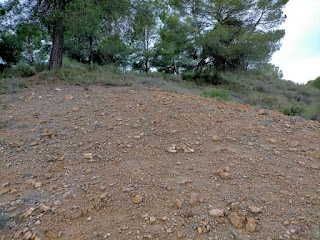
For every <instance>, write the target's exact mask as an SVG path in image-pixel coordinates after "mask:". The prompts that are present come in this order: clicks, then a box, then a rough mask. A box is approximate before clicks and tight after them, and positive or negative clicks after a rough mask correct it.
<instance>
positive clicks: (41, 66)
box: [34, 62, 47, 73]
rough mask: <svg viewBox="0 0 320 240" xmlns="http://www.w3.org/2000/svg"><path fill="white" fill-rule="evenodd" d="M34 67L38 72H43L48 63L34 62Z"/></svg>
mask: <svg viewBox="0 0 320 240" xmlns="http://www.w3.org/2000/svg"><path fill="white" fill-rule="evenodd" d="M34 69H35V70H36V72H37V73H39V72H43V71H44V70H46V69H47V64H46V63H44V62H38V63H35V64H34Z"/></svg>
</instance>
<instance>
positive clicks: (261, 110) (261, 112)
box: [258, 109, 266, 115]
mask: <svg viewBox="0 0 320 240" xmlns="http://www.w3.org/2000/svg"><path fill="white" fill-rule="evenodd" d="M258 114H259V115H266V111H265V110H264V109H260V110H259V112H258Z"/></svg>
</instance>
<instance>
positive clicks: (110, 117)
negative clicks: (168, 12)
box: [0, 84, 320, 240]
mask: <svg viewBox="0 0 320 240" xmlns="http://www.w3.org/2000/svg"><path fill="white" fill-rule="evenodd" d="M3 97H4V99H5V103H6V109H3V110H1V118H0V124H1V126H2V129H1V130H0V144H1V146H0V163H1V168H0V179H1V186H0V187H1V188H0V191H1V192H0V194H1V195H0V202H1V205H0V209H1V211H2V212H3V213H4V214H5V215H4V218H6V219H4V218H3V217H2V221H6V226H5V227H4V228H3V229H2V230H1V235H2V237H0V239H214V240H216V239H264V240H267V239H268V240H270V239H319V238H320V233H319V222H320V216H319V212H320V211H319V183H320V181H319V166H320V150H319V147H320V125H319V123H317V122H312V121H304V120H300V119H297V118H289V117H286V116H283V115H281V114H279V113H277V112H271V111H263V110H261V111H258V110H256V109H254V108H252V107H250V106H244V105H239V104H235V103H225V102H219V101H215V100H211V99H203V98H200V97H196V96H191V95H177V94H174V93H168V92H163V91H160V90H156V89H140V90H132V89H130V88H125V87H123V88H104V87H100V86H92V87H89V90H88V91H85V90H84V89H83V88H81V87H76V86H69V85H62V84H60V85H58V84H55V85H50V86H45V85H39V86H34V87H31V88H29V89H27V90H26V91H24V92H21V93H18V94H15V95H4V96H3ZM4 107H5V106H4Z"/></svg>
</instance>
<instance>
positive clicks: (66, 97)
mask: <svg viewBox="0 0 320 240" xmlns="http://www.w3.org/2000/svg"><path fill="white" fill-rule="evenodd" d="M64 98H65V99H66V101H69V100H71V99H73V96H72V95H71V94H67V95H65V96H64Z"/></svg>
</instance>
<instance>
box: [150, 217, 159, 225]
mask: <svg viewBox="0 0 320 240" xmlns="http://www.w3.org/2000/svg"><path fill="white" fill-rule="evenodd" d="M149 220H150V223H152V224H154V223H155V222H156V221H157V219H156V218H155V217H150V219H149Z"/></svg>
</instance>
